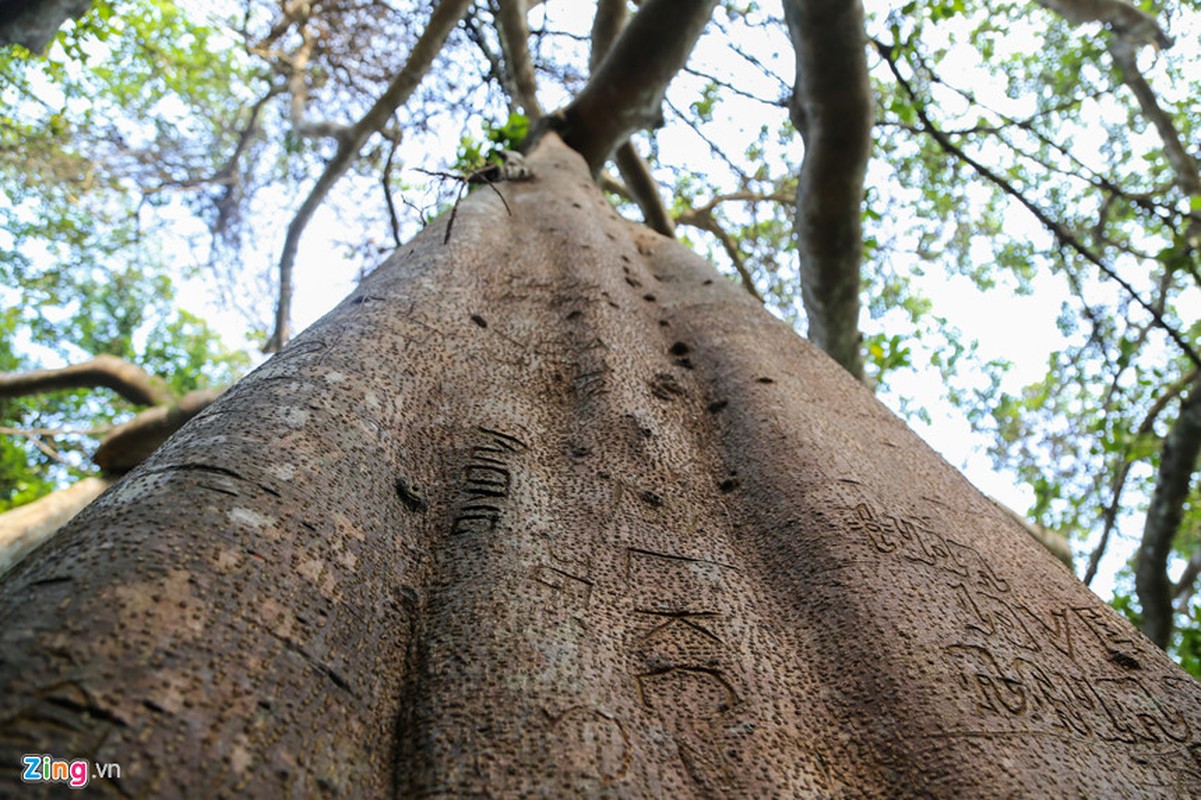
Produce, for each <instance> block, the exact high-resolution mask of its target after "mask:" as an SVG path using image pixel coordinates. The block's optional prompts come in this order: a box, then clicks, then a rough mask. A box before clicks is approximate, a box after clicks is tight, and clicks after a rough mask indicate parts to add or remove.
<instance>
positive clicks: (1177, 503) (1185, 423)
mask: <svg viewBox="0 0 1201 800" xmlns="http://www.w3.org/2000/svg"><path fill="white" fill-rule="evenodd" d="M1198 452H1201V381H1198V382H1197V383H1194V384H1193V386H1192V388H1191V389H1190V390H1189V395H1188V397H1186V398H1185V399H1184V402H1182V403H1181V404H1180V415H1179V416H1178V417H1176V422H1175V423H1173V424H1172V427H1171V429H1170V430H1169V431H1168V435H1167V437H1165V439H1164V443H1163V453H1162V454H1161V455H1160V459H1159V474H1158V475H1157V476H1156V479H1155V492H1154V493H1153V494H1152V495H1151V507H1150V508H1148V509H1147V522H1146V525H1145V526H1144V527H1143V540H1142V543H1141V544H1140V545H1139V548H1138V554H1137V555H1136V556H1135V561H1134V588H1135V590H1136V591H1137V592H1138V599H1139V604H1140V605H1141V606H1142V608H1143V633H1145V634H1146V635H1147V638H1148V639H1150V640H1151V641H1153V642H1155V644H1157V645H1159V646H1160V647H1167V645H1168V641H1169V640H1170V639H1171V636H1172V596H1173V586H1172V582H1171V580H1169V578H1168V556H1169V555H1170V554H1171V552H1172V540H1173V539H1174V538H1175V536H1176V531H1177V530H1178V529H1179V528H1180V521H1181V519H1182V518H1183V516H1184V503H1185V500H1187V499H1188V494H1189V486H1190V485H1191V483H1192V476H1193V470H1194V469H1195V468H1196V466H1197V454H1198Z"/></svg>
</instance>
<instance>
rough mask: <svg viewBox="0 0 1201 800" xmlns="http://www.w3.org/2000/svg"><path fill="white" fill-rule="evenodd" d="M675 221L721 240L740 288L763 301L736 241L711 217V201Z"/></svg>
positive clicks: (685, 213) (686, 212) (681, 215)
mask: <svg viewBox="0 0 1201 800" xmlns="http://www.w3.org/2000/svg"><path fill="white" fill-rule="evenodd" d="M676 222H678V223H680V224H681V225H690V226H692V227H694V228H699V229H700V230H703V231H708V232H709V233H711V234H713V235H714V236H716V237H717V240H718V241H719V242H721V246H722V248H723V249H725V251H726V255H727V256H729V258H730V262H731V263H733V265H734V269H736V270H738V277H740V278H742V288H744V289H746V290H747V291H748V292H749V293H750V295H751V297H753V298H755V299H756V300H757V301H759V302H760V303H762V302H763V295H761V294H759V290H758V289H756V288H755V279H754V276H752V275H751V271H750V270H749V269H747V266H746V259H745V258H743V257H742V251H741V250H739V249H738V243H737V242H736V241H734V237H733V236H731V235H730V234H729V233H728V232H727V231H726V229H725V228H723V227H722V226H721V225H720V224H719V223H718V221H717V220H716V219H715V218H714V217H713V204H712V203H710V204H708V205H706V206H702V207H701V208H695V209H690V210H689V211H685V212H684V213H683V214H680V216H679V217H677V218H676Z"/></svg>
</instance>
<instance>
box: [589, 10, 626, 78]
mask: <svg viewBox="0 0 1201 800" xmlns="http://www.w3.org/2000/svg"><path fill="white" fill-rule="evenodd" d="M626 16H627V15H626V0H596V14H595V15H594V16H593V17H592V39H591V42H592V51H591V52H590V53H589V55H588V69H589V71H591V72H596V68H597V67H598V66H600V63H601V61H603V60H604V58H605V53H607V52H609V48H610V47H612V46H613V42H614V41H615V40H616V39H617V36H618V34H620V33H621V29H622V28H624V27H625V24H626Z"/></svg>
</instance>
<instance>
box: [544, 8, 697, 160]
mask: <svg viewBox="0 0 1201 800" xmlns="http://www.w3.org/2000/svg"><path fill="white" fill-rule="evenodd" d="M715 5H717V0H646V2H644V3H643V4H642V7H641V8H640V9H639V11H638V13H636V14H635V15H634V16H633V18H631V19H630V22H629V24H628V25H626V26H625V29H624V30H623V31H622V32H621V35H619V36H618V37H617V40H616V41H615V42H614V43H613V46H612V47H611V48H610V49H609V51H608V52H607V53H606V55H605V57H604V58H603V59H602V60H601V62H600V64H599V65H598V66H597V68H596V70H595V71H594V72H593V74H592V78H591V79H590V80H589V81H588V83H587V85H586V86H584V88H583V89H582V90H581V91H580V93H579V94H578V95H576V97H575V99H574V100H572V101H571V103H569V104H568V105H567V106H566V107H565V108H563V109H561V110H559V111H557V112H555V113H554V114H551V115H549V116H548V117H546V118H545V120H546V125H545V126H544V127H542V128H540V129H538V130H536V131H534V133H533V135H532V136H531V137H530V145H531V146H532V145H533V144H534V142H536V141H537V139H538V138H539V136H540V135H541V134H542V133H543V132H544V131H545V129H546V128H553V129H554V130H556V131H557V132H558V133H559V135H560V136H561V137H562V138H563V141H564V142H565V143H566V144H567V145H568V146H569V147H571V148H572V149H573V150H575V151H576V152H578V153H579V154H580V155H582V156H583V157H584V160H585V161H587V162H588V166H589V168H591V170H592V173H593V174H594V175H595V174H598V173H599V172H600V170H601V167H603V166H604V164H605V162H606V161H608V160H609V157H610V154H611V153H613V151H614V150H616V149H617V147H618V146H619V145H620V144H622V143H623V142H624V141H625V140H626V139H628V138H629V136H630V134H631V133H633V132H634V131H636V130H640V129H642V128H649V127H652V126H653V125H655V124H656V123H657V122H658V121H659V120H660V119H661V118H662V114H661V111H660V108H659V106H660V104H661V103H662V102H663V93H664V91H665V90H666V89H667V84H668V83H670V82H671V79H672V78H673V77H675V75H676V73H677V72H679V71H680V69H681V67H683V66H684V63H685V62H686V61H687V60H688V55H689V53H691V52H692V48H693V46H694V45H695V44H696V40H697V39H698V38H700V35H701V32H702V31H703V30H704V28H705V25H706V23H707V22H708V21H709V17H710V15H711V14H712V13H713V7H714V6H715Z"/></svg>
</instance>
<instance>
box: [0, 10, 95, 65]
mask: <svg viewBox="0 0 1201 800" xmlns="http://www.w3.org/2000/svg"><path fill="white" fill-rule="evenodd" d="M91 5H92V0H40V2H23V3H22V2H14V0H9V2H7V3H0V45H6V44H14V43H15V44H19V45H22V46H24V47H26V48H28V49H30V50H32V51H34V52H35V53H36V52H38V51H40V50H41V49H42V48H43V47H45V46H46V45H47V44H49V42H50V40H51V39H53V38H54V34H56V33H58V29H59V28H60V27H62V24H63V23H64V22H66V21H67V20H68V19H72V18H75V17H80V16H82V15H83V13H84V12H86V11H87V10H88V7H89V6H91Z"/></svg>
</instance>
